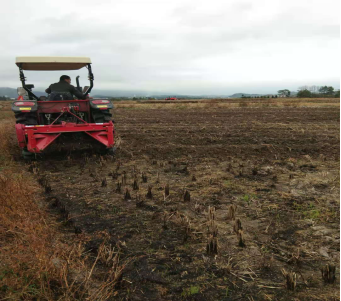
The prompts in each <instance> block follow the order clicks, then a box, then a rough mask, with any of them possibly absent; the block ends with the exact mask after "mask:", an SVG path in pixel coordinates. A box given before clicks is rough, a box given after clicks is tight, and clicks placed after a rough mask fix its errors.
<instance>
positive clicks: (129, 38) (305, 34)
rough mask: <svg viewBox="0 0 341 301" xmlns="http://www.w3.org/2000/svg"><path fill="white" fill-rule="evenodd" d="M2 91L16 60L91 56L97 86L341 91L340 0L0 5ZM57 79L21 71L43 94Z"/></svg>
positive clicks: (13, 80)
mask: <svg viewBox="0 0 341 301" xmlns="http://www.w3.org/2000/svg"><path fill="white" fill-rule="evenodd" d="M1 4H2V5H1V6H2V14H1V18H0V25H1V26H0V38H1V44H0V64H1V69H0V87H17V86H19V85H20V83H19V79H18V69H17V68H16V66H15V64H14V62H15V57H16V56H89V57H91V60H92V62H93V72H94V74H95V88H98V89H110V90H115V89H117V90H146V91H154V92H174V93H187V94H202V93H206V94H232V93H236V92H245V93H249V92H255V93H273V92H275V91H277V90H278V89H282V88H289V89H292V90H296V89H297V87H299V86H301V85H314V84H315V85H333V86H334V87H337V88H339V77H340V57H339V54H340V42H339V35H340V27H339V26H340V25H339V10H340V9H339V1H338V0H305V1H303V0H253V1H243V0H224V1H223V0H222V1H216V0H210V1H207V0H206V1H199V0H171V1H170V0H153V1H143V0H140V1H137V0H135V1H131V0H124V1H123V0H116V1H110V0H97V1H95V0H91V1H90V0H79V1H75V0H72V1H70V0H68V1H64V0H57V1H56V0H54V1H50V0H34V1H26V0H25V1H24V0H4V1H1ZM61 74H69V75H71V76H75V75H77V74H80V75H81V79H83V85H84V84H85V82H84V81H85V80H86V72H85V70H82V71H77V72H67V71H62V72H60V71H58V72H38V71H35V72H33V71H31V72H29V71H27V72H26V75H27V77H28V81H27V82H28V83H34V84H35V86H36V87H38V88H46V87H47V86H48V85H49V84H50V83H52V82H56V81H57V78H59V76H60V75H61Z"/></svg>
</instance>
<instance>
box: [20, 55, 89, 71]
mask: <svg viewBox="0 0 341 301" xmlns="http://www.w3.org/2000/svg"><path fill="white" fill-rule="evenodd" d="M15 63H16V65H17V66H18V67H19V68H21V69H22V70H36V71H55V70H78V69H81V68H83V67H85V66H87V65H89V64H91V60H90V58H89V57H60V56H19V57H17V58H16V62H15Z"/></svg>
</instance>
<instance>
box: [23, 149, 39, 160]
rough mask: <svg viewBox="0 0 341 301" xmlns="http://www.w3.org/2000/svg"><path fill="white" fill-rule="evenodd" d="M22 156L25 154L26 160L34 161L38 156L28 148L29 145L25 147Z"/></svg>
mask: <svg viewBox="0 0 341 301" xmlns="http://www.w3.org/2000/svg"><path fill="white" fill-rule="evenodd" d="M22 156H23V158H24V160H25V161H32V160H35V158H36V156H35V154H34V153H31V152H29V151H28V150H27V147H24V148H23V150H22Z"/></svg>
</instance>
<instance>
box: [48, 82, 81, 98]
mask: <svg viewBox="0 0 341 301" xmlns="http://www.w3.org/2000/svg"><path fill="white" fill-rule="evenodd" d="M45 92H46V93H48V94H51V93H52V92H69V93H71V94H72V95H75V96H76V97H77V98H78V99H85V96H84V95H83V94H82V93H81V92H79V91H78V90H77V89H76V88H75V87H74V86H72V85H70V84H69V83H68V82H66V81H64V80H63V81H60V82H58V83H55V84H52V85H50V87H48V88H47V89H46V90H45Z"/></svg>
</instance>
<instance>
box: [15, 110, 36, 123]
mask: <svg viewBox="0 0 341 301" xmlns="http://www.w3.org/2000/svg"><path fill="white" fill-rule="evenodd" d="M15 119H16V123H20V124H25V125H36V124H38V120H37V115H36V114H35V113H21V112H20V113H16V114H15Z"/></svg>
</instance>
